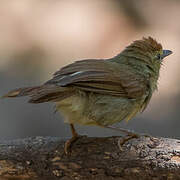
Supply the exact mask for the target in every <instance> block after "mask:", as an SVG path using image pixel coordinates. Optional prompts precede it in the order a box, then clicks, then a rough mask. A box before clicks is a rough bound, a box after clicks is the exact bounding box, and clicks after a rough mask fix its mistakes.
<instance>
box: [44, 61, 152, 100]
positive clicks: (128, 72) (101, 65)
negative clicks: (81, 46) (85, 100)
mask: <svg viewBox="0 0 180 180" xmlns="http://www.w3.org/2000/svg"><path fill="white" fill-rule="evenodd" d="M130 68H131V67H129V66H127V65H124V64H119V63H116V62H112V61H108V60H81V61H77V62H75V63H72V64H70V65H67V66H65V67H63V68H62V69H60V70H59V71H57V72H56V73H55V74H54V77H53V78H52V79H51V80H49V81H47V82H46V83H45V84H56V85H58V86H63V87H67V86H71V87H75V88H77V89H80V90H84V91H89V92H96V93H100V94H108V95H113V96H121V97H128V98H137V97H140V96H142V95H143V94H144V93H145V91H146V90H147V87H148V83H147V79H145V78H144V77H143V76H142V75H140V74H138V73H137V72H136V73H135V72H134V71H132V69H130Z"/></svg>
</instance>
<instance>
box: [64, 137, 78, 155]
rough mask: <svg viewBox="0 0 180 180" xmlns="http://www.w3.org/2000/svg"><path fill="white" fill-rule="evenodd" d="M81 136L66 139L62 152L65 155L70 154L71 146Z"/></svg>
mask: <svg viewBox="0 0 180 180" xmlns="http://www.w3.org/2000/svg"><path fill="white" fill-rule="evenodd" d="M80 137H81V136H80V135H78V134H76V135H75V136H73V137H72V138H71V139H68V140H67V141H66V142H65V145H64V152H65V154H66V155H68V154H70V152H71V148H72V144H73V143H74V142H75V141H77V139H79V138H80Z"/></svg>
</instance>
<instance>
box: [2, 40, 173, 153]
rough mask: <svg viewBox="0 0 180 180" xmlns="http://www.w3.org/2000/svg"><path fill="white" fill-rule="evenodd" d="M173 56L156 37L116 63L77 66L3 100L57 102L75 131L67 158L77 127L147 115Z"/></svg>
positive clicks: (136, 44)
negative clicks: (165, 61) (164, 67)
mask: <svg viewBox="0 0 180 180" xmlns="http://www.w3.org/2000/svg"><path fill="white" fill-rule="evenodd" d="M171 53H172V51H170V50H163V49H162V46H161V44H159V43H158V42H157V41H156V40H154V39H153V38H151V37H148V38H143V39H142V40H136V41H134V42H133V43H132V44H130V45H129V46H127V47H126V48H125V49H124V50H123V51H122V52H121V53H120V54H118V55H117V56H115V57H113V58H110V59H103V60H98V59H85V60H81V61H76V62H74V63H72V64H69V65H67V66H65V67H63V68H61V69H60V70H59V71H57V72H56V73H55V74H54V76H53V78H52V79H50V80H49V81H47V82H46V83H44V84H43V85H40V86H35V87H25V88H19V89H16V90H13V91H11V92H9V93H8V94H6V95H4V96H3V97H20V96H30V97H31V99H30V100H29V102H30V103H44V102H49V101H51V102H55V103H56V109H57V111H60V112H61V113H62V114H63V115H64V117H65V122H67V123H69V124H70V127H71V131H72V138H71V139H70V140H68V141H67V142H66V144H65V152H66V153H67V152H68V149H69V147H70V145H71V143H72V142H73V141H75V140H76V139H77V137H78V134H77V133H76V131H75V129H74V124H82V125H97V126H101V127H110V125H112V124H114V123H117V122H120V121H121V120H126V121H128V120H130V119H131V118H132V117H134V116H135V115H136V114H137V113H138V112H142V111H144V109H145V108H146V107H147V105H148V103H149V101H150V99H151V97H152V94H153V92H154V90H156V89H157V81H158V78H159V70H160V67H161V64H162V61H163V58H164V57H166V56H168V55H170V54H171ZM119 130H122V131H124V132H127V133H128V134H131V133H130V132H129V131H126V130H123V129H119Z"/></svg>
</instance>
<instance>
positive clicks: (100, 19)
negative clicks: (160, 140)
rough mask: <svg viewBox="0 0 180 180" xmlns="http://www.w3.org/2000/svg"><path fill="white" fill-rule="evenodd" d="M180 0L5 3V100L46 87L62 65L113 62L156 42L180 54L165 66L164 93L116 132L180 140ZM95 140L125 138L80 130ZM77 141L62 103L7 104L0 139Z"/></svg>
mask: <svg viewBox="0 0 180 180" xmlns="http://www.w3.org/2000/svg"><path fill="white" fill-rule="evenodd" d="M179 17H180V0H151V1H144V0H138V1H137V0H126V1H124V0H86V1H85V0H76V1H74V0H68V1H67V0H13V1H11V0H1V1H0V87H1V88H0V95H3V94H5V93H6V92H7V91H9V90H11V89H14V88H18V87H24V86H32V85H39V84H41V83H43V82H44V81H46V80H48V79H50V78H51V77H52V74H53V73H54V72H55V71H57V70H58V69H60V67H62V66H64V65H66V64H68V63H71V62H73V61H75V60H79V59H86V58H110V57H112V56H115V55H116V54H118V53H119V52H120V51H121V50H123V49H124V47H125V46H127V45H128V44H130V43H131V42H132V41H133V40H136V39H141V38H142V37H143V36H152V37H154V38H156V39H157V40H158V42H161V43H162V45H163V47H164V48H165V49H170V50H172V51H173V52H174V53H173V54H172V55H171V56H169V57H168V58H166V59H165V60H164V66H163V67H162V69H161V74H160V79H159V89H158V91H157V92H155V94H154V95H153V98H152V100H151V102H150V105H149V106H148V108H147V109H146V110H145V112H144V113H143V114H139V115H138V116H136V118H134V119H133V120H131V121H129V123H128V124H127V123H126V122H121V123H119V124H117V125H116V126H117V127H118V126H120V127H124V128H129V129H133V130H134V131H137V132H142V133H149V134H152V135H154V136H164V137H172V138H180V131H179V129H180V109H179V107H180V83H179V81H180V63H179V60H180V21H179ZM77 129H78V132H79V133H81V134H86V135H89V136H111V135H120V133H119V132H115V131H112V130H108V129H102V128H97V127H89V126H86V127H85V126H84V127H81V126H77ZM28 136H60V137H62V138H66V137H70V136H71V132H70V131H69V126H68V125H67V124H64V123H63V121H62V116H61V115H59V114H58V113H56V114H55V113H54V105H53V104H51V103H45V104H35V105H33V104H28V103H27V98H17V99H1V100H0V139H15V138H23V137H28Z"/></svg>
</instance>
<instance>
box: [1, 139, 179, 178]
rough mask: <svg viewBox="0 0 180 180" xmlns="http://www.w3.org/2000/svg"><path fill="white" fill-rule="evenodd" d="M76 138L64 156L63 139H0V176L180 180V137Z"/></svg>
mask: <svg viewBox="0 0 180 180" xmlns="http://www.w3.org/2000/svg"><path fill="white" fill-rule="evenodd" d="M121 139H122V138H121V137H104V138H96V137H85V136H83V137H81V138H79V139H78V140H77V141H76V142H75V143H74V144H73V147H72V152H71V154H70V155H68V156H67V155H65V154H64V140H61V139H60V138H54V137H31V138H27V139H20V140H13V141H3V142H2V141H1V142H0V179H1V180H7V179H11V180H12V179H14V180H15V179H18V180H30V179H31V180H36V179H37V180H45V179H49V180H54V179H61V180H73V179H75V180H85V179H86V180H92V179H93V180H132V179H133V180H139V179H141V180H164V179H168V180H171V179H173V180H174V179H175V180H178V179H180V140H176V139H168V138H154V137H144V136H141V137H140V138H138V139H132V140H129V141H128V142H126V143H125V144H124V145H123V146H122V147H120V146H119V144H120V143H119V142H120V141H121Z"/></svg>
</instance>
